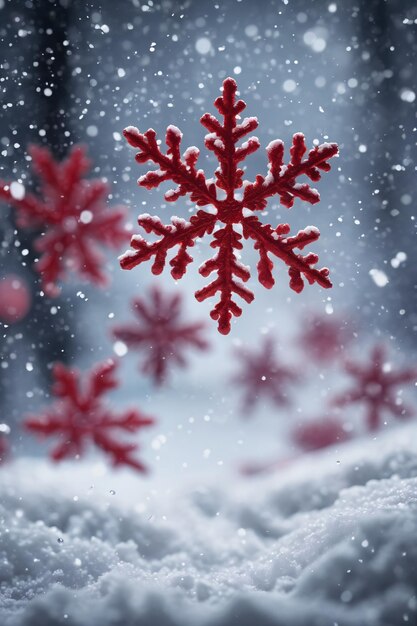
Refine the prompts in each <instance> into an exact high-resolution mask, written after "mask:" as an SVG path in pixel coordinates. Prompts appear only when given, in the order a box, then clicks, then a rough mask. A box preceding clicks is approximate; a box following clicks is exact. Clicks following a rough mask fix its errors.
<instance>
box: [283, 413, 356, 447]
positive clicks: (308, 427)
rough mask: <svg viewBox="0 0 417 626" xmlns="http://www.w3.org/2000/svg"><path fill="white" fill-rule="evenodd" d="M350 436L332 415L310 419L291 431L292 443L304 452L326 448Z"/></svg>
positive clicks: (346, 439)
mask: <svg viewBox="0 0 417 626" xmlns="http://www.w3.org/2000/svg"><path fill="white" fill-rule="evenodd" d="M351 437H352V435H351V433H350V432H348V431H347V430H346V428H345V427H344V425H343V424H342V423H341V422H340V421H339V420H338V419H336V418H334V417H329V418H319V419H316V420H311V421H309V422H308V423H306V424H301V425H300V426H298V427H297V428H296V429H295V430H294V431H293V433H292V439H293V441H294V443H295V444H296V445H297V446H298V447H299V448H301V449H302V450H304V451H305V452H312V451H313V450H321V449H322V448H328V447H329V446H334V445H336V444H337V443H343V442H344V441H348V440H349V439H351Z"/></svg>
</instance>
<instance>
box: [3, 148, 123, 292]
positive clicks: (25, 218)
mask: <svg viewBox="0 0 417 626" xmlns="http://www.w3.org/2000/svg"><path fill="white" fill-rule="evenodd" d="M29 154H30V156H31V157H32V166H33V170H34V172H35V173H36V174H37V176H38V177H39V179H40V196H36V195H34V194H32V193H26V194H24V195H22V187H20V186H17V187H16V189H15V188H14V186H13V184H10V183H5V182H2V181H0V198H2V199H3V200H5V201H7V202H8V203H9V204H11V205H12V206H13V207H14V208H15V209H16V211H17V223H18V225H19V226H20V227H22V228H32V229H36V230H41V231H43V233H42V235H40V236H39V237H38V238H37V239H36V240H35V248H36V250H37V251H38V252H39V253H40V258H39V261H38V262H37V263H36V265H35V267H36V270H37V271H38V272H39V274H40V275H41V277H42V288H43V290H44V291H45V293H47V294H48V295H50V296H55V295H57V294H58V293H59V288H58V286H57V281H59V280H61V279H64V278H65V275H66V273H68V272H74V271H76V272H78V273H79V274H80V275H82V276H83V277H84V278H86V279H88V280H91V281H92V282H93V283H95V284H97V285H106V284H107V277H106V275H105V274H104V273H103V271H102V269H101V268H102V265H103V262H104V257H103V255H102V253H101V252H100V250H99V247H110V248H117V247H119V246H120V245H121V244H122V243H123V242H124V241H126V238H127V236H128V233H127V231H126V229H125V227H124V226H123V218H124V210H123V209H122V208H121V207H116V208H113V209H111V210H109V209H108V208H107V207H106V204H105V199H106V197H107V195H108V186H107V184H106V183H105V182H103V181H102V180H99V179H91V180H86V179H85V178H84V176H85V175H86V173H87V172H88V171H89V169H90V166H91V164H90V161H89V160H88V159H87V158H86V154H85V149H84V148H83V147H82V146H75V147H73V149H72V150H71V153H70V154H69V156H68V158H67V159H66V160H64V161H63V162H62V163H58V162H57V161H55V160H54V158H53V156H52V154H51V152H50V151H49V150H48V149H47V148H41V147H39V146H31V147H30V148H29Z"/></svg>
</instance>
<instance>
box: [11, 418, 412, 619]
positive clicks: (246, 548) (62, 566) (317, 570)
mask: <svg viewBox="0 0 417 626" xmlns="http://www.w3.org/2000/svg"><path fill="white" fill-rule="evenodd" d="M415 435H416V426H415V425H412V424H409V425H407V426H403V427H401V428H398V429H392V430H390V431H389V432H387V433H386V434H384V435H378V437H377V438H376V439H375V440H371V439H370V440H369V441H368V442H366V443H365V445H364V442H363V441H362V442H360V443H350V444H347V445H344V446H342V447H340V448H339V449H338V450H336V449H334V448H333V449H329V450H327V451H324V452H323V453H320V454H314V455H309V456H305V457H304V458H302V459H301V460H299V461H297V462H296V463H294V464H293V465H292V466H289V467H287V468H286V469H285V470H284V469H282V470H280V471H279V472H277V473H275V474H273V475H269V476H267V477H260V478H256V479H252V480H244V479H242V478H240V477H236V476H235V477H232V476H231V475H229V474H228V473H227V470H226V469H224V468H223V469H222V470H220V469H219V470H218V474H217V475H213V476H211V477H210V478H209V479H204V480H203V479H198V480H197V478H196V479H195V481H194V483H190V484H188V485H185V484H184V483H182V484H181V485H180V486H178V488H176V489H172V488H170V489H168V488H167V487H166V485H164V484H162V483H161V484H159V485H156V484H155V482H147V481H146V480H142V479H138V478H137V477H136V476H135V475H133V474H132V473H128V472H121V473H115V472H113V471H111V470H108V471H107V470H106V471H104V470H103V467H102V466H101V465H96V464H93V463H90V464H87V463H83V464H78V465H74V464H68V465H63V466H61V467H55V466H54V467H52V466H50V465H48V464H46V462H44V461H39V460H34V459H30V458H26V459H21V460H19V461H17V462H15V463H14V464H11V465H9V466H8V467H4V468H3V469H2V472H1V475H0V503H1V533H0V580H1V600H0V624H1V625H2V626H55V625H58V624H66V625H68V626H200V625H201V626H203V625H204V626H209V625H210V626H229V625H239V626H272V625H277V626H278V625H279V626H336V625H337V626H396V625H397V624H398V625H400V624H416V623H417V596H416V591H417V541H416V537H417V446H416V443H415V441H416V436H415Z"/></svg>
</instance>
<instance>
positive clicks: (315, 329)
mask: <svg viewBox="0 0 417 626" xmlns="http://www.w3.org/2000/svg"><path fill="white" fill-rule="evenodd" d="M351 339H352V337H351V336H349V333H348V332H347V327H346V323H345V322H344V321H342V320H341V319H338V318H332V317H330V316H328V315H326V316H323V315H318V314H313V315H309V316H308V317H307V318H306V320H305V322H304V324H303V331H302V333H301V335H300V337H299V344H300V346H301V347H302V348H303V349H304V350H305V351H306V352H307V353H308V354H309V355H310V356H311V357H312V358H313V359H314V360H316V361H319V362H321V363H327V362H329V361H332V360H333V359H335V358H336V357H337V356H339V355H340V354H341V352H343V349H344V347H345V346H346V345H347V344H348V343H349V342H350V341H351Z"/></svg>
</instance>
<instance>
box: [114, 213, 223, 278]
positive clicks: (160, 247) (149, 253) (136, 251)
mask: <svg viewBox="0 0 417 626" xmlns="http://www.w3.org/2000/svg"><path fill="white" fill-rule="evenodd" d="M215 223H216V216H215V215H212V214H211V213H206V212H205V211H202V210H200V211H198V213H197V215H195V216H193V217H192V218H191V220H190V221H189V222H186V221H185V220H183V219H181V218H179V217H173V218H172V219H171V224H170V225H164V224H163V223H162V222H161V220H160V219H159V217H157V216H156V215H155V216H151V215H149V214H147V213H144V214H143V215H140V216H139V218H138V224H139V226H142V228H143V229H144V230H145V231H146V232H147V233H152V234H154V235H160V236H161V239H158V241H155V242H153V243H148V242H147V241H145V240H144V239H143V237H141V236H140V235H134V236H133V237H132V240H131V244H130V245H131V247H132V248H133V250H127V251H126V252H125V253H124V254H122V255H121V256H120V257H119V261H120V265H121V267H122V268H123V269H128V270H131V269H132V268H134V267H136V265H139V264H140V263H143V262H144V261H148V260H149V259H151V258H152V257H155V260H154V263H153V265H152V273H153V274H161V272H162V271H163V269H164V267H165V262H166V256H167V253H168V250H170V249H171V248H174V247H175V246H179V247H180V249H179V251H178V253H177V254H176V256H175V257H174V258H173V259H172V260H171V261H170V265H171V267H172V270H171V275H172V276H173V277H174V278H175V279H179V278H182V277H183V276H184V274H185V272H186V270H187V266H188V264H189V263H191V262H192V260H193V258H192V257H191V256H190V255H189V254H188V252H187V249H188V248H191V247H193V246H194V244H195V242H194V239H195V238H196V237H203V235H205V234H210V233H211V232H212V231H213V228H214V225H215Z"/></svg>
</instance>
